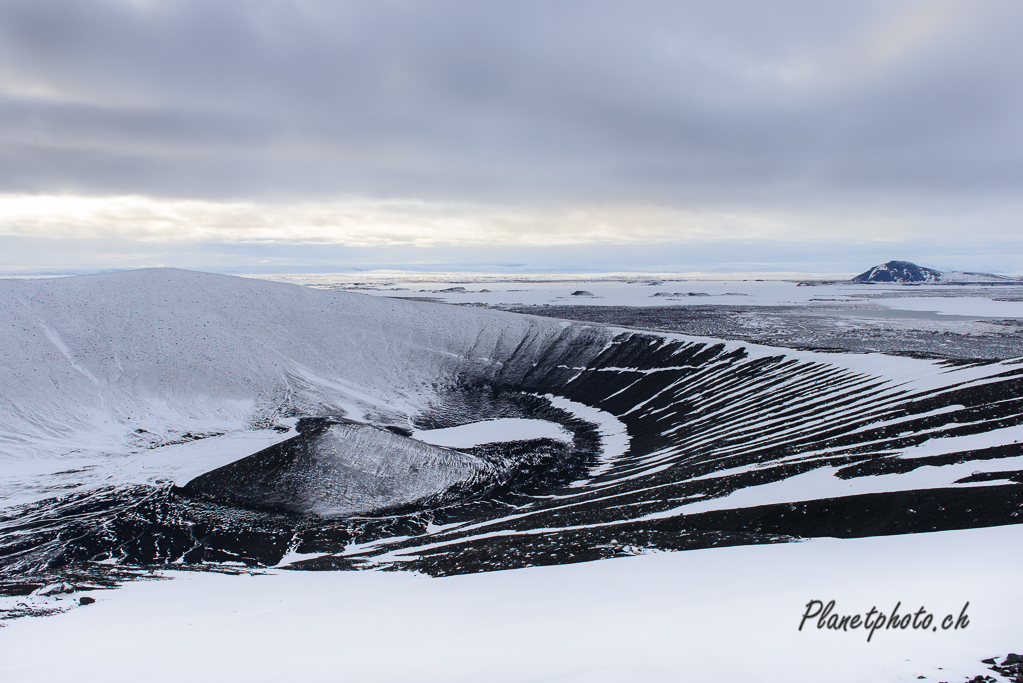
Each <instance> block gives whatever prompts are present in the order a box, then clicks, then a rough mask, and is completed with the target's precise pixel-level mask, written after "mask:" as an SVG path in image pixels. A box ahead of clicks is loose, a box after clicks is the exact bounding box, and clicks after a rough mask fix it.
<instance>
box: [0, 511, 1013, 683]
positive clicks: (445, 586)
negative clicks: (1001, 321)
mask: <svg viewBox="0 0 1023 683" xmlns="http://www.w3.org/2000/svg"><path fill="white" fill-rule="evenodd" d="M1021 562H1023V525H1016V526H1007V527H994V528H987V529H971V530H966V531H947V532H940V533H928V534H915V535H908V536H888V537H877V538H862V539H852V540H838V539H815V540H811V541H807V542H803V543H790V544H778V545H763V546H745V547H733V548H720V549H709V550H696V551H689V552H684V553H660V554H651V555H642V556H637V557H629V558H620V559H614V560H604V561H599V562H589V563H580V564H573V565H562V566H553V567H538V568H531V569H520V570H513V571H502V572H493V573H487V574H474V575H467V576H455V577H450V578H443V579H432V578H428V577H424V576H419V575H413V574H408V573H402V572H372V571H369V572H339V573H338V572H324V573H315V572H289V571H276V572H270V573H268V574H266V575H256V576H248V575H242V576H225V575H218V574H208V573H191V572H181V573H176V572H168V573H167V575H168V576H171V577H173V579H172V580H170V581H146V582H138V583H131V584H128V585H126V586H124V587H123V588H120V589H118V590H115V591H96V592H92V593H90V594H89V595H90V596H92V597H95V598H96V599H97V602H96V603H95V604H92V605H88V606H85V607H76V608H73V609H71V610H70V611H68V612H67V613H64V614H58V615H55V616H50V617H45V618H34V619H20V620H16V621H14V622H8V623H7V624H6V625H5V626H4V627H3V629H2V635H0V638H2V641H3V652H4V654H3V657H2V658H0V679H2V680H4V681H5V682H7V683H22V682H32V683H37V682H45V681H64V680H83V681H92V680H102V681H105V682H107V683H118V682H120V681H135V680H138V679H139V677H140V676H142V677H143V678H145V680H147V681H152V682H153V683H163V682H168V683H180V681H186V680H187V681H196V682H199V683H202V682H206V681H209V682H216V683H222V682H224V681H251V682H253V683H262V682H267V683H277V682H279V681H291V680H326V681H335V680H337V681H358V682H359V683H404V682H406V681H416V682H417V683H432V682H434V681H437V682H438V683H479V682H480V681H486V682H487V683H522V682H527V681H534V682H541V681H557V682H559V683H561V682H565V681H568V682H573V683H612V682H613V683H626V682H627V683H633V682H635V681H643V682H644V683H647V682H650V683H659V682H668V681H671V682H676V681H699V680H713V681H758V682H763V683H774V682H777V683H820V681H830V682H835V683H846V682H848V683H861V682H862V681H877V682H881V683H895V682H897V681H901V682H905V683H909V682H911V681H916V680H917V677H918V676H921V675H922V676H926V680H931V681H961V680H965V679H966V678H968V677H970V678H972V677H973V676H975V675H977V674H981V673H987V671H986V670H985V665H983V664H981V662H980V660H981V659H983V658H986V657H990V656H998V657H1004V656H1005V655H1006V654H1007V653H1008V652H1010V651H1014V652H1018V651H1019V649H1020V647H1019V634H1020V633H1023V584H1021V582H1020V581H1019V569H1018V568H1019V566H1020V564H1021ZM77 597H78V594H74V595H70V596H55V597H52V598H31V600H33V601H39V603H36V604H42V601H44V600H45V601H49V602H47V603H46V604H50V605H69V604H71V603H72V602H77ZM26 599H27V598H21V599H20V600H22V601H24V600H26ZM815 599H816V600H821V601H823V602H827V601H829V600H835V602H836V607H835V611H836V612H838V613H840V614H856V613H859V614H861V615H862V614H865V613H867V612H868V611H869V610H870V609H871V608H872V607H876V608H877V609H879V610H883V611H884V612H885V613H890V612H891V610H892V609H893V608H894V607H895V606H896V604H898V603H901V605H900V613H903V614H906V613H914V612H916V610H918V609H920V608H921V607H924V608H925V609H926V610H927V611H928V612H930V613H933V614H934V615H936V619H935V621H936V622H937V623H940V621H941V619H943V617H944V616H945V615H947V614H952V615H953V616H954V617H958V616H959V614H960V613H961V611H962V609H963V607H964V605H965V604H966V603H967V602H968V603H969V607H968V608H967V610H966V611H967V615H968V617H969V625H968V626H967V627H966V628H965V629H949V630H942V629H941V628H939V629H938V630H937V631H923V630H913V629H912V628H910V629H908V630H897V631H896V630H879V631H877V632H876V633H874V635H873V637H872V638H871V641H870V642H867V638H866V635H867V634H866V633H865V632H864V631H863V630H862V629H860V630H857V631H847V632H842V631H837V632H836V631H833V630H828V629H818V628H817V627H816V623H815V620H810V621H808V622H807V624H806V625H805V626H804V628H803V630H802V631H800V630H798V627H799V623H800V621H801V616H802V615H803V613H804V611H805V609H806V604H807V603H808V602H809V601H811V600H815ZM939 667H940V668H939Z"/></svg>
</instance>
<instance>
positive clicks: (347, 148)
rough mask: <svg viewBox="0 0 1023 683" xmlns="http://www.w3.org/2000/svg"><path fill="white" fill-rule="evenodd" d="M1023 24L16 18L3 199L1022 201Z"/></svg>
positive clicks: (884, 17)
mask: <svg viewBox="0 0 1023 683" xmlns="http://www.w3.org/2000/svg"><path fill="white" fill-rule="evenodd" d="M1021 20H1023V5H1020V4H1019V3H1018V2H1015V1H1009V0H1001V1H994V2H984V3H962V2H937V1H930V0H928V1H927V2H839V3H820V2H809V1H807V2H801V1H792V0H789V1H785V2H775V3H762V2H752V1H750V2H742V1H735V0H733V1H730V2H727V1H726V2H716V3H689V2H679V1H677V0H676V1H671V2H641V1H640V2H630V3H607V2H597V1H590V2H550V1H545V2H528V1H527V2H515V3H481V2H478V1H466V2H454V1H452V2H398V1H387V0H375V1H373V2H358V3H356V2H326V1H324V2H320V1H316V0H308V1H304V2H303V1H300V0H293V1H290V2H285V1H272V0H264V1H259V0H176V1H174V2H160V1H147V0H135V1H133V2H132V1H127V0H63V1H61V0H8V1H7V2H4V3H3V4H0V186H2V188H3V189H4V191H6V192H54V191H73V192H85V193H105V194H108V193H126V192H131V193H143V194H154V195H168V196H195V197H206V198H211V199H217V198H226V197H248V198H265V197H267V196H279V197H323V196H336V195H371V196H382V197H420V198H432V199H454V200H461V199H467V200H477V201H479V200H482V201H500V202H508V201H511V202H522V201H526V202H529V201H555V202H560V201H566V202H592V201H624V202H629V201H648V202H657V203H668V204H678V205H687V206H693V205H699V204H701V203H705V204H707V205H717V206H720V205H726V204H749V205H757V204H763V203H765V202H766V203H782V204H793V203H795V204H808V205H809V204H813V203H815V202H816V203H823V204H831V203H834V202H839V203H841V202H851V201H868V200H869V201H871V202H878V203H882V204H883V203H886V202H887V203H892V204H893V205H903V204H907V203H912V202H919V201H924V202H940V201H952V200H953V199H954V200H956V201H959V200H965V201H972V202H989V201H992V200H999V199H1002V200H1009V199H1011V198H1012V197H1013V196H1014V194H1015V193H1016V192H1018V188H1019V185H1020V182H1021V181H1023V135H1021V132H1020V123H1019V122H1020V121H1023V87H1021V86H1023V67H1021V66H1020V65H1021V64H1023V41H1020V40H1019V39H1018V34H1017V31H1016V29H1017V28H1018V26H1020V25H1021V24H1020V21H1021Z"/></svg>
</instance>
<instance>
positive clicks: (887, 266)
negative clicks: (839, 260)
mask: <svg viewBox="0 0 1023 683" xmlns="http://www.w3.org/2000/svg"><path fill="white" fill-rule="evenodd" d="M941 280H942V272H941V271H940V270H934V269H932V268H924V267H923V266H918V265H916V264H915V263H910V262H909V261H889V262H888V263H882V264H881V265H879V266H874V267H873V268H871V269H870V270H868V271H867V272H865V273H860V274H859V275H857V276H856V277H854V278H853V279H852V281H853V282H900V283H901V282H941Z"/></svg>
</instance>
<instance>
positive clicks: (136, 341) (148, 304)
mask: <svg viewBox="0 0 1023 683" xmlns="http://www.w3.org/2000/svg"><path fill="white" fill-rule="evenodd" d="M0 320H3V321H4V325H3V326H2V329H0V457H7V458H9V457H20V456H24V455H35V456H44V455H54V454H61V453H67V452H71V451H76V452H77V451H86V452H103V451H126V450H131V449H133V448H138V447H145V446H151V445H156V444H159V443H163V442H166V441H174V440H180V438H181V436H182V434H185V433H191V434H195V433H209V432H223V431H230V430H234V429H240V428H244V427H246V426H248V425H253V424H255V425H266V426H269V425H273V424H275V423H276V421H277V420H278V419H279V418H281V417H284V416H286V415H289V414H306V415H308V414H315V415H329V414H333V415H344V416H346V417H349V418H353V419H356V420H372V421H374V422H375V423H377V424H382V423H383V424H386V423H389V422H392V423H394V424H404V425H406V426H407V425H408V419H409V415H410V414H414V413H417V412H419V411H420V410H421V409H422V407H423V406H424V404H425V403H426V402H428V401H429V397H430V396H432V395H433V394H434V393H435V392H436V391H438V390H439V389H443V388H444V387H445V386H446V385H449V384H451V383H452V382H454V381H455V379H456V376H457V375H458V374H459V373H465V372H475V371H479V372H482V373H483V374H486V373H487V372H488V369H490V368H489V366H491V365H493V364H494V363H495V362H496V361H495V360H493V359H496V358H502V357H505V356H507V355H509V354H510V353H512V352H513V351H514V350H515V348H516V347H517V346H519V345H520V344H521V345H525V346H527V347H528V346H529V345H530V344H539V345H543V344H546V343H551V341H552V340H553V339H556V338H559V337H561V336H563V335H564V334H565V330H564V329H563V328H562V327H561V326H559V324H558V323H557V322H555V321H547V320H541V319H531V318H526V317H522V316H515V315H511V314H501V313H495V312H490V311H480V310H475V309H470V308H456V307H451V306H439V305H429V304H421V303H410V302H400V301H393V300H388V299H378V298H371V297H368V296H363V295H359V294H349V293H343V292H323V291H316V290H311V289H307V288H302V287H298V286H295V285H287V284H279V283H270V282H264V281H259V280H249V279H242V278H235V277H228V276H220V275H210V274H205V273H195V272H188V271H181V270H173V269H154V270H139V271H130V272H123V273H115V274H107V275H95V276H82V277H72V278H63V279H54V280H34V281H18V280H3V281H0ZM186 440H187V439H186Z"/></svg>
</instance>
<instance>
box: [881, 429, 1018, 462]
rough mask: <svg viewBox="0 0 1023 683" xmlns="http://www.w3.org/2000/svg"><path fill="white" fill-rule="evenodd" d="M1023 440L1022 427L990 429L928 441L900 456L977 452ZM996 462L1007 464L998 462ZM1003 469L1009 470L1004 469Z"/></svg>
mask: <svg viewBox="0 0 1023 683" xmlns="http://www.w3.org/2000/svg"><path fill="white" fill-rule="evenodd" d="M1021 440H1023V425H1016V426H1014V427H1004V428H1002V429H992V430H990V431H987V432H981V433H980V434H968V435H966V436H946V437H943V438H938V439H928V440H927V441H924V442H923V443H922V444H920V445H918V446H912V447H910V448H907V449H905V450H904V451H902V453H901V454H900V455H901V456H902V457H903V458H927V457H930V456H932V455H942V454H943V453H961V452H964V451H978V450H983V449H985V448H993V447H995V446H1008V445H1010V444H1015V443H1019V442H1020V441H1021ZM998 462H1007V460H1004V459H1003V460H1000V461H998ZM1004 469H1006V470H1008V469H1011V468H1010V467H1005V468H1004Z"/></svg>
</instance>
